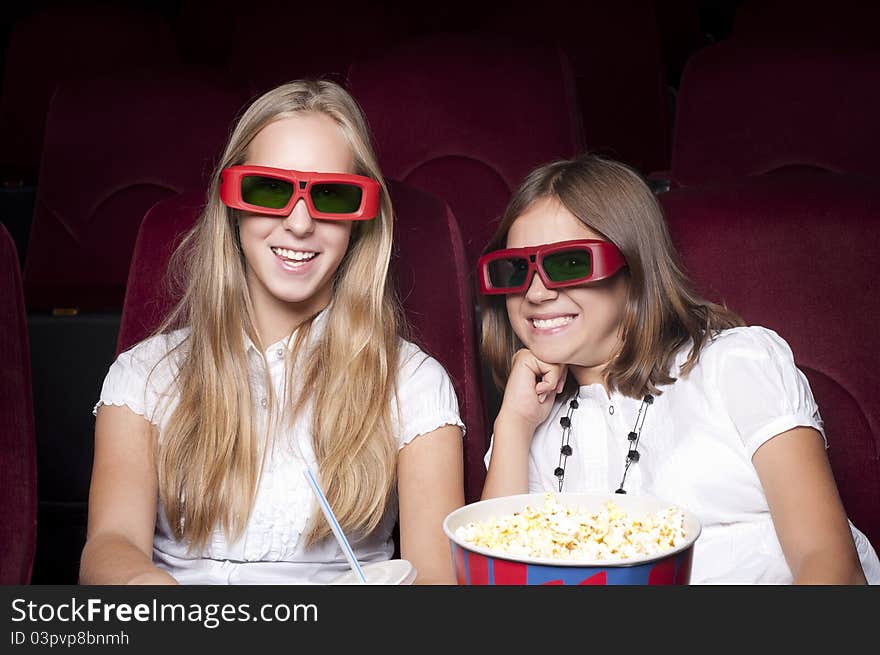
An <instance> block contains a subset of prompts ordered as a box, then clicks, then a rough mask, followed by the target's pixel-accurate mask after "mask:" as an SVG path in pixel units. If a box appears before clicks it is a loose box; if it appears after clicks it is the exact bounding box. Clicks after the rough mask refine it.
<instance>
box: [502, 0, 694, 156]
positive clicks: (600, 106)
mask: <svg viewBox="0 0 880 655" xmlns="http://www.w3.org/2000/svg"><path fill="white" fill-rule="evenodd" d="M662 4H668V3H657V2H656V0H618V1H617V2H584V1H583V0H548V1H545V2H542V3H541V4H540V7H539V8H538V7H536V5H535V3H534V2H529V1H527V0H515V1H514V2H510V3H505V4H504V5H503V6H498V7H496V11H495V12H494V14H493V15H492V16H491V17H490V18H489V20H488V21H487V23H486V26H485V29H487V30H490V31H493V32H496V33H500V34H506V35H509V36H511V37H513V38H515V39H516V40H517V42H519V43H528V44H536V43H539V42H544V43H548V44H550V45H555V46H558V47H559V48H560V49H561V50H562V51H563V52H564V53H565V55H566V56H567V58H568V60H569V61H570V62H571V67H572V71H573V74H574V80H575V88H576V91H577V102H578V110H579V111H580V115H581V119H582V122H583V128H584V140H585V141H586V146H587V148H588V149H589V150H590V151H591V152H596V153H600V154H604V155H606V156H608V157H612V158H614V159H618V160H620V161H624V162H626V163H628V164H630V165H631V166H634V167H635V168H637V169H638V170H641V171H644V172H649V171H654V170H659V169H665V168H668V166H669V151H670V141H671V122H670V111H669V107H668V105H669V102H670V100H669V96H668V91H667V88H666V63H665V60H664V53H663V47H662V41H661V32H660V25H661V23H660V20H659V17H658V13H660V12H663V11H672V9H671V8H666V9H664V8H662V6H661V5H662ZM655 5H658V7H657V8H656V9H655ZM682 13H684V12H682ZM685 28H686V26H685V25H682V26H681V29H685ZM522 91H523V92H524V93H525V94H526V96H527V97H529V96H531V95H532V94H531V93H530V89H529V87H528V85H526V84H523V86H522ZM529 99H530V100H531V101H535V100H538V98H529Z"/></svg>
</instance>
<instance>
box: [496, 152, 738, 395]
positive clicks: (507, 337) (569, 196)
mask: <svg viewBox="0 0 880 655" xmlns="http://www.w3.org/2000/svg"><path fill="white" fill-rule="evenodd" d="M542 198H555V199H557V200H559V202H560V203H562V205H563V206H564V207H565V208H566V209H568V211H570V212H571V213H572V214H573V215H574V216H575V217H576V218H577V219H578V220H580V221H581V222H582V223H583V224H584V225H586V226H587V227H589V228H591V229H592V230H594V231H596V232H598V233H599V234H601V235H603V236H604V237H605V238H606V239H608V240H609V241H610V242H611V243H613V244H614V245H615V246H617V247H618V248H619V249H620V252H621V253H623V256H624V258H625V259H626V262H627V266H626V268H624V269H623V270H622V274H623V275H626V276H627V279H628V284H627V296H626V300H625V307H624V315H623V319H622V322H621V332H620V334H621V339H620V341H621V344H620V347H619V349H618V351H617V352H616V353H615V355H614V356H613V357H612V359H611V361H610V362H609V364H608V366H606V367H605V370H604V373H603V376H604V383H605V386H606V387H607V388H608V389H609V390H619V391H620V392H621V393H622V394H624V395H626V396H629V397H632V398H638V397H641V396H642V395H643V394H645V393H652V394H658V393H660V392H659V390H658V389H657V386H658V385H663V384H670V383H672V382H674V381H675V379H676V378H675V377H674V375H675V374H681V375H687V373H688V372H689V371H690V370H691V369H692V368H693V367H694V365H695V364H696V363H697V361H698V360H699V357H700V351H701V350H702V348H703V346H704V345H705V344H706V342H707V341H708V340H709V339H710V338H711V337H712V334H713V333H714V332H716V331H717V330H722V329H725V328H729V327H736V326H741V325H743V320H742V319H741V318H740V317H739V316H737V315H736V314H735V313H733V312H732V311H730V310H729V309H727V308H726V307H722V306H720V305H716V304H714V303H712V302H709V301H707V300H705V299H703V298H701V297H700V296H698V295H697V294H696V293H695V292H694V291H693V289H692V288H691V283H690V281H689V280H688V279H687V276H686V275H685V273H684V271H683V270H682V267H681V265H680V263H679V260H678V254H677V253H676V251H675V248H674V246H673V245H672V240H671V239H670V237H669V231H668V229H667V228H666V221H665V220H664V219H663V213H662V210H661V208H660V205H659V203H658V202H657V199H656V197H655V196H654V194H653V193H652V192H651V189H650V188H649V187H648V185H647V184H645V182H644V181H643V180H642V178H641V176H640V175H639V174H638V173H637V172H636V171H634V170H633V169H631V168H629V167H628V166H626V165H624V164H621V163H619V162H616V161H612V160H610V159H605V158H602V157H599V156H596V155H584V156H581V157H578V158H576V159H571V160H561V161H555V162H551V163H549V164H545V165H543V166H539V167H538V168H536V169H535V170H533V171H532V172H531V173H529V175H528V176H527V177H526V179H525V180H524V181H523V182H522V184H521V185H520V186H519V188H518V189H517V190H516V191H515V192H514V194H513V197H512V198H511V200H510V202H509V203H508V205H507V208H506V210H505V212H504V215H503V216H502V219H501V222H500V224H499V226H498V229H497V230H496V231H495V234H494V235H493V236H492V239H491V240H490V241H489V244H488V245H487V246H486V249H485V251H484V252H492V251H493V250H499V249H501V248H504V247H506V243H507V234H508V232H509V231H510V227H511V225H512V224H513V222H514V221H515V220H516V219H517V218H518V217H519V216H521V215H522V214H523V213H525V211H526V210H527V209H528V208H529V207H530V206H531V205H532V204H533V203H534V202H536V201H537V200H540V199H542ZM480 303H481V310H482V312H481V315H482V323H483V325H482V344H481V348H482V352H483V355H484V357H485V358H486V359H487V361H488V362H489V365H490V367H491V369H492V374H493V378H494V381H495V383H496V384H497V385H498V386H499V387H500V388H502V389H503V387H504V385H505V383H506V381H507V378H508V376H509V375H510V365H511V361H512V359H513V355H514V353H515V352H516V351H517V349H519V348H522V347H523V344H522V342H520V340H519V339H518V338H517V336H516V334H515V333H514V331H513V328H512V327H511V326H510V321H509V319H508V316H507V308H506V304H505V299H504V296H481V298H480ZM689 341H690V342H691V343H692V347H691V350H690V352H689V354H688V358H687V360H686V361H685V363H684V365H683V366H682V368H681V371H671V370H670V368H671V366H672V363H673V360H674V358H675V355H676V353H677V352H678V350H679V349H680V348H681V347H682V346H684V345H685V344H686V343H688V342H689ZM567 386H568V390H572V389H573V386H574V384H573V381H572V376H569V382H568V385H567Z"/></svg>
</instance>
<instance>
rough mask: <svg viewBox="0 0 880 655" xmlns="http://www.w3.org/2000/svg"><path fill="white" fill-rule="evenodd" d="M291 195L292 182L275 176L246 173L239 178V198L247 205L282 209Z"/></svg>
mask: <svg viewBox="0 0 880 655" xmlns="http://www.w3.org/2000/svg"><path fill="white" fill-rule="evenodd" d="M292 195H293V184H292V183H290V182H286V181H285V180H279V179H278V178H275V177H263V176H262V175H246V176H245V177H243V178H242V179H241V199H242V200H244V201H245V202H246V203H247V204H249V205H256V206H257V207H266V208H267V209H282V208H284V207H286V206H287V203H288V202H289V201H290V196H292Z"/></svg>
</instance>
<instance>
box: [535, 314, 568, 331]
mask: <svg viewBox="0 0 880 655" xmlns="http://www.w3.org/2000/svg"><path fill="white" fill-rule="evenodd" d="M574 319H575V317H574V316H558V317H557V318H548V319H540V318H533V319H532V325H534V326H535V327H536V328H538V329H539V330H546V329H548V328H555V327H560V326H562V325H568V324H569V323H571V322H572V321H573V320H574Z"/></svg>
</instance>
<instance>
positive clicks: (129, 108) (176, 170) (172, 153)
mask: <svg viewBox="0 0 880 655" xmlns="http://www.w3.org/2000/svg"><path fill="white" fill-rule="evenodd" d="M244 101H245V96H244V93H243V91H241V90H239V89H238V88H237V87H232V86H230V85H227V84H222V83H220V82H217V81H210V80H206V79H202V78H193V77H187V76H179V77H178V76H175V77H166V78H162V79H136V78H131V79H128V78H127V79H95V80H85V81H74V82H69V83H65V84H62V85H60V86H59V87H58V91H57V92H56V94H55V96H54V98H53V101H52V105H51V107H50V109H49V118H48V121H47V126H46V147H45V149H44V152H43V159H42V163H41V171H40V182H39V187H38V191H37V202H36V209H35V212H34V223H33V226H32V229H31V236H30V244H29V250H28V256H27V261H26V262H25V271H24V283H25V299H26V301H27V304H28V308H29V309H33V310H37V309H50V308H53V307H80V308H81V309H118V308H121V307H122V301H123V297H124V293H125V279H126V276H127V274H128V265H129V259H130V256H131V251H132V248H133V246H134V241H135V237H136V235H137V229H138V224H139V223H140V220H141V218H142V217H143V215H144V213H145V212H146V211H147V209H149V208H150V207H151V206H152V205H153V204H155V203H156V202H157V201H159V200H161V199H163V198H167V197H169V196H171V195H174V194H176V193H178V192H179V191H181V190H183V189H185V188H188V187H192V186H196V185H199V184H202V183H203V181H204V180H205V179H207V176H208V175H209V174H210V171H211V169H212V168H213V158H214V157H216V156H218V155H219V151H220V149H221V148H222V147H223V143H224V142H225V140H226V137H227V134H228V131H229V129H230V125H231V123H232V120H233V119H234V116H235V114H236V113H237V112H238V111H239V110H240V108H241V106H242V105H243V104H244Z"/></svg>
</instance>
